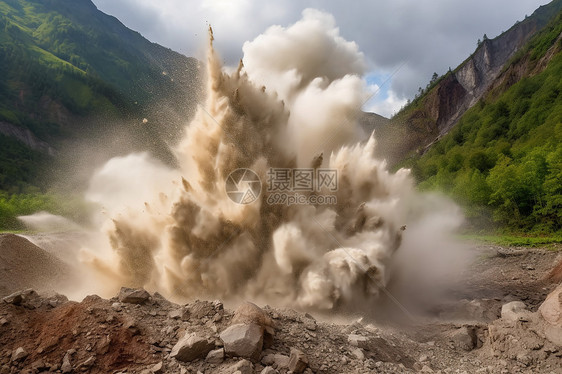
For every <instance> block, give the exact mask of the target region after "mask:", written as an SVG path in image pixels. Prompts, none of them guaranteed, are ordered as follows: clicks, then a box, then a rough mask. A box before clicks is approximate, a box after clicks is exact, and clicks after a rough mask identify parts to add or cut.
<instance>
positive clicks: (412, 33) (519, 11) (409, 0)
mask: <svg viewBox="0 0 562 374" xmlns="http://www.w3.org/2000/svg"><path fill="white" fill-rule="evenodd" d="M93 2H94V3H95V4H96V6H97V7H98V9H100V10H101V11H103V12H105V13H107V14H110V15H112V16H115V17H117V18H118V19H119V20H120V21H121V22H123V24H125V26H127V27H129V28H131V29H133V30H135V31H138V32H140V33H141V34H142V35H143V36H144V37H145V38H147V39H149V40H150V41H153V42H156V43H159V44H161V45H163V46H165V47H169V48H171V49H173V50H175V51H178V52H180V53H183V54H185V55H187V56H193V57H197V58H200V59H202V57H203V56H204V45H205V42H206V37H207V28H208V25H209V24H210V25H211V26H212V27H213V31H214V35H215V47H216V49H217V50H218V51H219V53H220V54H221V56H222V57H223V59H224V62H225V64H227V65H230V66H235V65H237V64H238V61H239V60H240V59H241V58H242V57H243V55H242V46H243V44H244V42H246V41H251V40H254V39H255V38H256V37H257V36H258V35H260V34H262V33H263V32H264V31H265V30H267V29H268V28H269V27H271V26H274V25H281V26H284V27H286V26H289V25H291V24H294V23H295V22H297V21H298V20H299V19H301V17H302V12H303V10H305V9H306V8H314V9H318V10H321V11H324V12H327V13H330V14H332V15H333V17H334V18H335V21H336V25H337V26H338V27H339V31H340V35H341V36H343V37H344V38H345V39H347V40H349V41H354V42H356V43H357V44H358V46H359V49H360V50H361V51H362V52H363V54H364V56H365V60H366V64H367V73H366V74H365V76H364V79H365V82H366V86H367V88H368V90H369V91H370V92H371V93H372V97H371V99H370V100H369V101H368V102H367V103H366V104H365V105H364V107H363V109H364V110H366V111H371V112H375V113H378V114H381V115H384V116H386V117H390V116H392V114H393V113H395V112H396V111H398V110H399V109H400V107H401V106H403V105H404V104H405V102H406V100H407V99H412V98H413V97H414V95H415V94H416V92H417V91H418V87H425V86H426V85H427V83H428V82H429V80H430V79H431V76H432V75H433V73H434V72H436V73H438V74H439V75H442V74H444V73H446V72H447V70H448V69H449V67H451V68H453V69H454V68H455V67H456V66H458V65H459V64H460V63H461V62H462V61H464V60H465V59H466V58H467V57H468V56H469V55H470V54H471V53H472V52H473V51H474V49H475V48H476V45H477V41H478V39H481V38H482V37H483V35H484V34H486V35H487V36H488V37H489V38H493V37H495V36H497V35H499V34H501V33H502V32H503V31H505V30H507V29H509V28H510V27H511V26H512V25H513V24H514V23H515V22H516V21H518V20H522V19H524V18H525V16H526V15H531V14H532V13H533V11H534V10H535V9H536V8H538V7H539V6H540V5H543V4H546V3H548V2H549V1H548V0H517V1H514V0H472V1H466V0H416V1H413V0H392V1H391V0H387V1H383V0H355V1H353V2H351V1H341V0H340V1H338V0H276V1H269V0H261V1H257V0H93Z"/></svg>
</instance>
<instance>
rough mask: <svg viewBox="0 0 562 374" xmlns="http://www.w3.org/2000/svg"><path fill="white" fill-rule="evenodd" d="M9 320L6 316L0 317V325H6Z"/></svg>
mask: <svg viewBox="0 0 562 374" xmlns="http://www.w3.org/2000/svg"><path fill="white" fill-rule="evenodd" d="M8 323H9V322H8V320H7V319H6V318H4V317H2V318H0V326H4V325H7V324H8Z"/></svg>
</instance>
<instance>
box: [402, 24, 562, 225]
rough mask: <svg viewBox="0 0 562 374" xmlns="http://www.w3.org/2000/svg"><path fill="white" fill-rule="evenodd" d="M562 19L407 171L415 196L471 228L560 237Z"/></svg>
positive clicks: (410, 161)
mask: <svg viewBox="0 0 562 374" xmlns="http://www.w3.org/2000/svg"><path fill="white" fill-rule="evenodd" d="M561 52H562V13H558V15H557V16H555V17H554V19H551V22H550V23H549V24H548V25H547V26H546V27H545V28H544V29H542V30H541V31H540V32H538V33H537V34H536V35H535V36H534V37H532V38H531V40H530V41H529V42H528V43H527V44H526V45H525V46H524V47H523V48H521V49H520V50H519V51H518V52H517V53H516V54H515V55H514V56H513V57H512V58H511V59H510V60H509V61H508V63H507V64H505V65H504V66H503V68H502V70H501V73H500V75H499V76H498V78H496V79H495V80H494V82H493V83H492V84H491V86H490V88H489V89H488V90H487V91H486V93H485V95H483V96H482V98H481V99H480V100H479V101H478V102H477V103H476V104H475V105H474V106H472V107H471V108H470V109H468V110H467V111H466V112H465V113H464V114H463V115H462V116H461V117H460V119H459V120H458V122H457V123H456V125H455V126H454V127H453V128H452V130H451V131H450V132H448V133H447V134H446V135H444V136H442V137H440V138H439V140H437V141H436V142H435V143H434V144H433V145H432V146H431V147H429V148H428V150H427V152H426V153H425V154H423V155H422V156H418V155H415V156H412V157H410V158H409V159H408V160H406V161H405V162H403V163H402V165H405V166H409V167H411V168H412V170H413V172H414V174H415V176H416V177H417V178H418V180H419V181H420V188H422V189H427V190H435V189H437V190H442V191H445V192H446V193H448V194H450V195H452V196H453V197H454V198H455V199H456V200H457V201H459V202H461V203H462V204H463V205H464V206H465V207H466V211H467V213H468V216H469V218H470V219H471V222H472V223H473V224H474V225H475V226H477V227H490V224H491V223H494V224H496V225H501V226H502V227H508V228H509V229H511V230H513V231H525V232H537V233H554V232H558V233H559V232H560V231H561V230H562V95H561V93H562V53H561Z"/></svg>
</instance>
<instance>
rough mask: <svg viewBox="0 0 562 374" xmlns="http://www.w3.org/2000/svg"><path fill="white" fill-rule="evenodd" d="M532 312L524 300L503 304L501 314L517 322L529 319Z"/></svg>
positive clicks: (506, 318)
mask: <svg viewBox="0 0 562 374" xmlns="http://www.w3.org/2000/svg"><path fill="white" fill-rule="evenodd" d="M530 314H531V312H530V311H528V310H527V306H526V305H525V303H523V302H522V301H512V302H510V303H507V304H504V305H503V306H502V312H501V316H502V319H503V320H505V321H510V322H516V321H526V320H528V319H529V316H530Z"/></svg>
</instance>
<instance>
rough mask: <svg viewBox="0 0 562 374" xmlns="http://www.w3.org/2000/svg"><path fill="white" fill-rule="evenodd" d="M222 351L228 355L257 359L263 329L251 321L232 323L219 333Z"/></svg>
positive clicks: (261, 342) (259, 352) (261, 343)
mask: <svg viewBox="0 0 562 374" xmlns="http://www.w3.org/2000/svg"><path fill="white" fill-rule="evenodd" d="M220 339H221V340H222V342H223V344H224V351H225V353H226V354H227V355H229V356H237V357H244V358H249V359H250V360H253V361H255V362H256V361H258V360H259V358H260V355H261V351H262V348H263V329H262V328H261V327H260V326H258V325H256V324H255V323H251V324H249V325H245V324H241V323H240V324H236V325H232V326H230V327H229V328H227V329H226V330H224V331H223V332H222V333H221V334H220Z"/></svg>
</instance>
